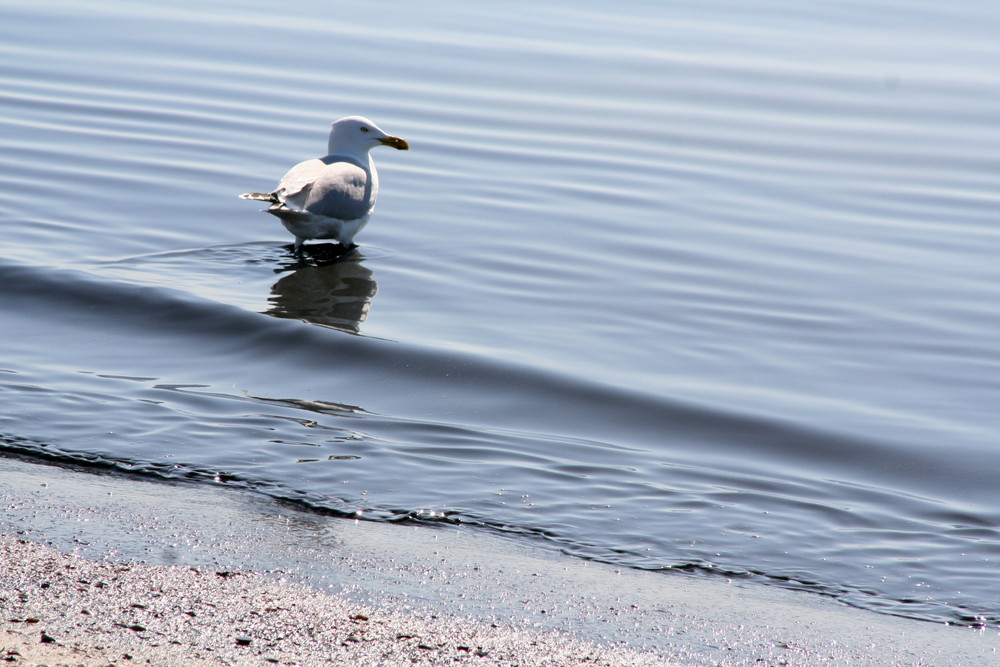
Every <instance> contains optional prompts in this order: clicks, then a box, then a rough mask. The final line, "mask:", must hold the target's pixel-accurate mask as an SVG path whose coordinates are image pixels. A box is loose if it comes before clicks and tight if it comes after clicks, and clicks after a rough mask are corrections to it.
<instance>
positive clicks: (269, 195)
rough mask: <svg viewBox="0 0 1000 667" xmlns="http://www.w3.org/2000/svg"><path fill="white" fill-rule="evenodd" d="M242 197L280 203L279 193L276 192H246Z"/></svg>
mask: <svg viewBox="0 0 1000 667" xmlns="http://www.w3.org/2000/svg"><path fill="white" fill-rule="evenodd" d="M240 199H252V200H253V201H267V202H271V203H272V204H277V203H278V195H277V194H276V193H274V192H244V193H243V194H241V195H240Z"/></svg>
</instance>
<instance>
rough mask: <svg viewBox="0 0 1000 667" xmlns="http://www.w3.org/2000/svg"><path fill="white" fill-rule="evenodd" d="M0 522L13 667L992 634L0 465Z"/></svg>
mask: <svg viewBox="0 0 1000 667" xmlns="http://www.w3.org/2000/svg"><path fill="white" fill-rule="evenodd" d="M0 506H2V507H4V512H3V513H2V514H0V535H7V536H8V537H6V538H4V539H3V540H2V544H3V550H2V551H0V558H2V561H0V648H3V649H7V648H9V647H13V648H16V650H18V651H19V652H20V653H21V657H20V658H17V656H12V657H15V658H17V660H19V661H20V662H21V664H49V665H52V664H84V665H88V666H89V665H96V664H112V663H113V662H114V664H156V665H170V664H239V665H243V664H303V665H310V664H352V665H353V664H360V665H364V664H385V665H398V664H414V663H413V662H412V661H413V660H416V661H417V662H416V663H415V664H467V663H468V664H484V665H494V664H497V665H505V664H521V665H564V664H565V665H578V664H586V665H593V664H605V665H619V664H621V665H626V664H628V665H643V664H661V665H669V664H683V665H713V666H714V665H797V666H803V667H813V666H818V665H829V664H851V665H855V666H856V667H857V666H859V665H873V666H874V665H879V666H882V665H923V666H929V665H935V666H938V665H940V666H948V665H955V666H959V665H961V666H962V667H969V666H970V665H992V664H996V662H995V661H996V656H997V655H998V654H1000V653H998V647H1000V636H998V633H997V632H996V630H995V629H993V630H987V631H980V632H977V631H973V630H970V629H968V628H953V627H945V626H940V625H935V624H930V623H923V622H917V621H911V620H907V619H900V618H894V617H890V616H885V615H881V614H875V613H872V612H866V611H861V610H857V609H852V608H849V607H847V606H845V605H843V604H840V603H838V602H835V601H833V600H830V599H828V598H824V597H821V596H817V595H812V594H807V593H801V592H792V591H786V590H782V589H778V588H775V587H772V586H761V585H758V584H753V583H741V582H739V581H727V580H726V579H724V578H722V577H707V578H706V577H694V576H689V575H684V574H678V573H674V574H665V573H652V572H640V571H635V570H628V569H619V568H614V567H611V566H607V565H601V564H597V563H590V562H587V561H585V560H582V559H579V558H573V557H568V556H565V555H562V554H560V553H558V552H556V551H553V550H550V549H540V548H538V547H537V546H534V545H532V544H530V543H527V542H526V541H525V540H523V539H520V540H509V539H503V538H500V537H496V536H490V535H486V534H484V533H483V532H482V531H477V530H472V529H469V528H465V527H461V526H459V527H446V528H438V529H432V528H426V527H415V526H401V525H391V524H385V523H372V522H364V521H349V520H344V519H336V518H331V517H325V516H321V515H317V514H316V513H314V512H305V511H302V510H301V509H297V508H295V507H294V506H290V505H288V504H286V503H279V502H276V501H274V500H272V499H269V498H266V497H263V496H259V495H257V494H252V493H248V492H245V491H239V490H232V489H228V488H224V487H212V486H206V485H203V484H202V485H190V484H176V483H162V482H151V481H146V480H139V479H135V478H130V477H128V476H125V475H122V474H110V475H109V474H88V473H86V472H85V471H75V470H69V469H66V468H63V467H56V466H50V465H40V464H38V463H35V462H28V461H23V460H17V459H9V458H3V457H0ZM41 543H44V544H45V545H48V547H54V549H51V548H48V547H43V546H40V544H41ZM64 554H71V555H64ZM220 572H223V573H235V574H225V575H221V574H218V573H220ZM46 583H47V584H48V586H43V584H46ZM102 584H103V585H102ZM133 605H139V606H133ZM84 609H86V611H87V612H89V613H84V611H83V610H84ZM192 613H193V615H192ZM359 614H360V617H359ZM362 617H364V618H362ZM11 619H16V620H11ZM30 619H38V620H37V621H36V622H32V621H31V620H30ZM134 626H138V627H139V628H142V629H136V627H134ZM43 631H44V632H46V633H47V636H48V637H51V638H52V639H53V640H55V641H54V642H42V634H41V633H42V632H43ZM241 638H242V639H241ZM238 640H240V641H238ZM245 640H249V644H247V643H246V641H245ZM75 647H76V648H75ZM99 647H102V648H99ZM22 649H23V650H22ZM209 649H210V650H209ZM77 650H80V651H83V652H82V653H74V651H77ZM53 651H63V652H65V653H59V654H58V655H55V654H53V653H52V652H53ZM142 651H145V652H146V653H143V652H142ZM126 653H127V654H128V655H130V656H132V658H131V660H130V659H128V658H124V655H125V654H126ZM483 653H485V655H483ZM4 655H5V654H4V653H3V652H0V657H4ZM29 656H31V657H29ZM47 656H49V657H47ZM60 656H61V657H60ZM655 656H660V657H655ZM123 659H124V662H123ZM270 660H278V661H279V662H278V663H273V662H270ZM115 661H117V662H115ZM199 661H201V662H200V663H199Z"/></svg>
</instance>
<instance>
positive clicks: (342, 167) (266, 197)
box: [240, 116, 409, 250]
mask: <svg viewBox="0 0 1000 667" xmlns="http://www.w3.org/2000/svg"><path fill="white" fill-rule="evenodd" d="M375 146H392V147H393V148H396V149H398V150H408V149H409V145H408V144H407V143H406V142H405V141H404V140H402V139H400V138H398V137H392V136H389V135H388V134H386V133H385V132H383V131H382V130H381V129H379V128H378V126H376V125H375V124H374V123H372V122H371V121H370V120H367V119H365V118H361V117H360V116H350V117H348V118H341V119H340V120H338V121H337V122H335V123H334V124H333V126H332V128H331V129H330V140H329V143H328V145H327V155H326V156H325V157H321V158H315V159H312V160H306V161H305V162H300V163H299V164H297V165H295V166H294V167H292V168H291V169H290V170H289V171H288V173H287V174H285V175H284V177H282V179H281V181H280V182H279V183H278V187H276V188H275V189H274V190H273V191H272V192H269V193H261V192H252V193H247V194H244V195H240V196H241V197H242V198H243V199H252V200H255V201H266V202H270V204H271V205H270V206H269V207H268V208H267V212H268V213H271V214H272V215H275V216H277V217H278V218H279V219H280V220H281V224H283V225H284V226H285V229H287V230H288V231H289V232H291V233H292V235H293V236H294V237H295V248H296V250H298V249H299V248H301V247H302V243H303V242H305V241H307V240H309V239H336V240H337V241H338V242H339V243H340V244H341V245H342V246H344V247H345V248H348V247H350V246H351V245H352V243H353V242H354V235H355V234H357V233H358V232H359V231H361V228H362V227H364V226H365V225H366V224H367V223H368V219H369V218H370V217H371V214H372V210H374V208H375V199H376V198H377V197H378V172H377V171H375V163H374V162H372V159H371V156H370V155H369V153H368V151H370V150H371V149H372V148H374V147H375Z"/></svg>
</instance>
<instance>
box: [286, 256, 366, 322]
mask: <svg viewBox="0 0 1000 667" xmlns="http://www.w3.org/2000/svg"><path fill="white" fill-rule="evenodd" d="M319 245H324V244H319ZM326 245H329V244H326ZM363 259H364V257H363V256H362V255H361V254H360V253H358V252H352V253H349V254H348V255H346V256H344V257H343V258H340V259H337V260H336V261H331V262H328V263H315V264H314V263H307V262H299V263H297V264H295V265H293V266H291V267H289V268H290V269H291V271H290V272H289V273H287V274H285V275H284V276H282V277H281V279H280V280H278V282H276V283H275V284H274V285H273V286H272V287H271V296H270V297H269V298H268V303H270V306H271V307H270V308H269V309H268V310H267V314H268V315H274V316H275V317H287V318H290V319H297V320H305V321H307V322H312V323H314V324H321V325H323V326H328V327H333V328H334V329H339V330H341V331H346V332H348V333H359V332H360V331H361V323H362V322H364V321H365V319H366V318H367V317H368V309H369V308H370V307H371V300H372V297H374V296H375V294H376V293H377V292H378V283H376V282H375V280H374V279H373V278H372V272H371V271H370V270H369V269H368V268H366V267H365V266H364V265H363V264H362V260H363Z"/></svg>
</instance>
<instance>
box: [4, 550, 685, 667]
mask: <svg viewBox="0 0 1000 667" xmlns="http://www.w3.org/2000/svg"><path fill="white" fill-rule="evenodd" d="M0 563H2V564H3V571H2V574H0V606H2V608H3V614H4V618H3V620H2V621H0V660H6V661H8V662H9V663H10V664H14V665H31V664H52V663H54V662H55V663H59V664H73V665H87V666H88V667H89V666H90V665H109V664H140V663H145V664H153V665H258V664H259V665H278V664H280V665H312V664H334V665H400V664H422V665H435V664H469V663H474V664H491V665H529V664H530V665H592V666H598V665H601V666H613V665H661V664H666V663H665V662H664V661H663V660H662V659H660V658H658V657H656V656H653V655H650V654H646V655H643V654H639V653H636V652H632V651H626V650H622V649H609V648H604V647H600V646H597V645H594V644H588V643H586V642H581V641H576V640H572V639H568V638H565V637H560V636H558V635H556V634H553V633H535V632H521V631H516V630H511V629H504V628H500V627H498V626H496V625H486V624H477V623H466V622H462V621H461V620H459V619H442V618H436V617H430V618H425V619H422V618H418V617H416V616H413V615H411V614H407V613H404V612H400V611H395V610H390V609H386V608H380V607H373V606H368V605H363V604H359V603H355V602H351V601H348V600H346V599H343V598H340V597H337V596H333V595H328V594H324V593H320V592H318V591H316V590H314V589H311V588H309V587H307V586H305V585H302V584H296V583H293V582H279V581H275V580H273V579H271V578H269V577H267V576H265V575H262V574H259V573H254V572H230V571H225V570H215V569H214V568H196V567H188V566H181V565H175V566H151V565H141V564H135V563H130V564H123V563H115V562H95V561H91V560H88V559H83V558H78V557H74V556H67V555H65V554H61V553H59V552H58V551H56V550H55V549H52V548H50V547H45V546H43V545H40V544H37V543H34V542H30V541H27V540H23V539H17V538H12V537H9V536H0Z"/></svg>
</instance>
